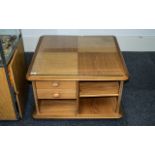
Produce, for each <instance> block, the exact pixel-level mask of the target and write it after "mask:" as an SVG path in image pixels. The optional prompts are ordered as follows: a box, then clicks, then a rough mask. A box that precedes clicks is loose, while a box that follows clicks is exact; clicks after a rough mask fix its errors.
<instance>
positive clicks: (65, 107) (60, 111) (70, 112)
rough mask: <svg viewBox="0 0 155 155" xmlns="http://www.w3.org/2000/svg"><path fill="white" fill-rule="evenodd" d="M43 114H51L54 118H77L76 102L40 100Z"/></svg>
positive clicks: (40, 108) (40, 109)
mask: <svg viewBox="0 0 155 155" xmlns="http://www.w3.org/2000/svg"><path fill="white" fill-rule="evenodd" d="M39 111H40V115H41V114H44V113H46V114H50V115H52V116H53V117H54V116H57V117H62V116H66V115H67V116H72V117H73V116H75V112H76V100H39Z"/></svg>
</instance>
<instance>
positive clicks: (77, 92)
mask: <svg viewBox="0 0 155 155" xmlns="http://www.w3.org/2000/svg"><path fill="white" fill-rule="evenodd" d="M79 93H80V88H79V81H76V102H77V103H76V104H77V107H76V115H78V114H79V101H80V99H79Z"/></svg>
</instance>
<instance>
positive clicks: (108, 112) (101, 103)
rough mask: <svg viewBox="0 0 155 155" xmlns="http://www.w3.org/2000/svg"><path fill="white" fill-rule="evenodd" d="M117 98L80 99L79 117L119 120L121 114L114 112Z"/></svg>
mask: <svg viewBox="0 0 155 155" xmlns="http://www.w3.org/2000/svg"><path fill="white" fill-rule="evenodd" d="M116 105H117V97H102V98H100V97H98V98H81V99H80V105H79V117H85V118H87V117H89V118H91V117H94V118H114V117H116V118H119V117H121V114H119V113H117V112H115V110H116Z"/></svg>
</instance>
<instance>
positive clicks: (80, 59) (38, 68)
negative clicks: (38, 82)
mask: <svg viewBox="0 0 155 155" xmlns="http://www.w3.org/2000/svg"><path fill="white" fill-rule="evenodd" d="M36 52H37V53H36V57H35V60H34V63H33V65H32V68H31V73H30V74H31V75H40V76H43V75H46V76H48V75H49V76H55V75H56V76H57V75H63V76H65V75H71V76H72V75H75V76H77V75H95V76H97V75H124V68H123V64H122V60H121V57H120V54H119V51H118V47H117V45H116V42H115V39H114V37H103V36H100V37H97V36H87V37H84V36H78V37H76V36H45V37H42V39H41V40H40V42H39V44H38V48H37V51H36Z"/></svg>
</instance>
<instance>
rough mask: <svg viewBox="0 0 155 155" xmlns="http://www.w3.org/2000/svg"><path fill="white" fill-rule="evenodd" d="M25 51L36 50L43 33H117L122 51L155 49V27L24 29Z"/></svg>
mask: <svg viewBox="0 0 155 155" xmlns="http://www.w3.org/2000/svg"><path fill="white" fill-rule="evenodd" d="M22 34H23V39H24V46H25V51H34V50H35V48H36V45H37V42H38V39H39V37H40V36H41V35H115V36H116V37H117V40H118V42H119V46H120V48H121V51H155V29H23V30H22Z"/></svg>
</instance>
